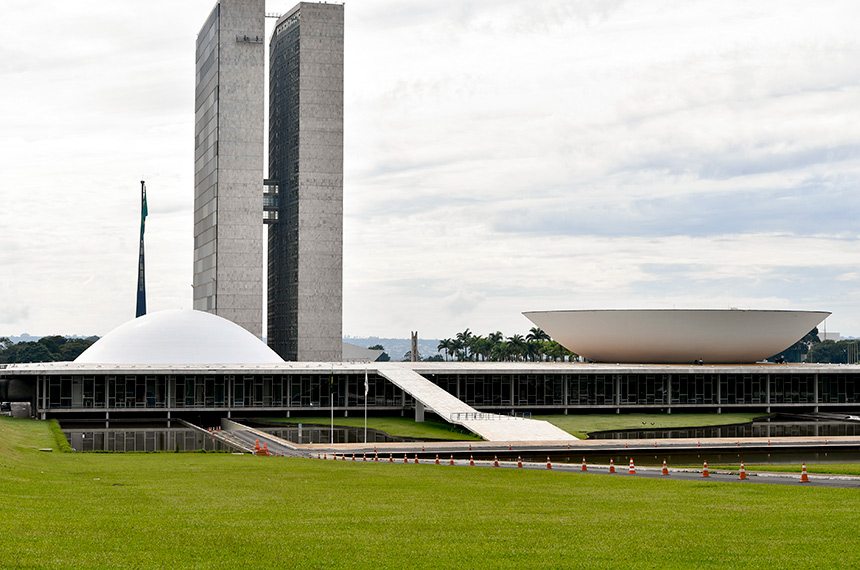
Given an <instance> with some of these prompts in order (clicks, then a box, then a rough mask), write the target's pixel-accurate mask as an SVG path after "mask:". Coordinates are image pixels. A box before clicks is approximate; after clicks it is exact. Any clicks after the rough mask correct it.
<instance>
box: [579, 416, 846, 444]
mask: <svg viewBox="0 0 860 570" xmlns="http://www.w3.org/2000/svg"><path fill="white" fill-rule="evenodd" d="M781 419H783V421H779V419H778V420H776V421H774V420H771V421H767V420H758V421H752V422H749V423H746V424H736V425H728V426H712V427H697V428H672V429H641V430H640V429H632V430H614V431H595V432H591V433H589V434H588V437H589V438H590V439H664V438H694V439H704V438H709V437H728V438H743V437H806V436H821V437H835V436H839V435H854V436H856V435H860V423H858V422H833V421H817V422H816V421H786V420H785V419H784V418H781Z"/></svg>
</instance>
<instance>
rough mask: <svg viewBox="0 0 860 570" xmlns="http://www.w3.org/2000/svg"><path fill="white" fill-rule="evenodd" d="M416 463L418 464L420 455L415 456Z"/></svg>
mask: <svg viewBox="0 0 860 570" xmlns="http://www.w3.org/2000/svg"><path fill="white" fill-rule="evenodd" d="M415 463H418V454H417V453H416V454H415Z"/></svg>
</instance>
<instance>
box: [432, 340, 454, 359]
mask: <svg viewBox="0 0 860 570" xmlns="http://www.w3.org/2000/svg"><path fill="white" fill-rule="evenodd" d="M452 344H453V343H452V341H451V339H450V338H443V339H442V340H440V341H439V344H438V345H436V350H438V351H439V352H444V353H445V354H446V355H447V358H446V359H445V360H449V359H450V358H451V354H452V353H453V351H454V349H453V348H452Z"/></svg>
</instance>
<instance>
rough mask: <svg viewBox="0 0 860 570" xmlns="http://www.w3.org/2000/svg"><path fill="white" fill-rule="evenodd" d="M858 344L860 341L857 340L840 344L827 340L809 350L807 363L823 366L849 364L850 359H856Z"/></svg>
mask: <svg viewBox="0 0 860 570" xmlns="http://www.w3.org/2000/svg"><path fill="white" fill-rule="evenodd" d="M858 344H860V341H857V340H840V341H839V342H835V341H832V340H825V341H823V342H819V343H818V344H815V345H813V346H812V347H811V348H810V349H809V353H808V354H807V355H806V361H807V362H820V363H823V364H827V363H830V364H847V363H848V362H849V359H850V360H853V359H854V358H853V357H854V355H855V354H856V351H857V348H858Z"/></svg>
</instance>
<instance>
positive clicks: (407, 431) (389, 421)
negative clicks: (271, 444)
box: [260, 416, 481, 441]
mask: <svg viewBox="0 0 860 570" xmlns="http://www.w3.org/2000/svg"><path fill="white" fill-rule="evenodd" d="M260 419H264V420H266V421H270V422H284V423H291V424H299V423H301V424H321V425H324V426H327V425H329V423H330V422H331V417H324V416H318V417H310V418H302V417H294V418H260ZM334 423H335V425H339V426H349V427H362V428H363V427H364V417H363V416H362V417H351V418H344V417H335V418H334ZM367 427H368V428H371V429H378V430H380V431H384V432H385V433H388V434H391V435H399V436H402V437H417V438H428V439H455V440H472V441H474V440H480V439H481V438H480V437H478V436H477V435H475V434H473V433H470V432H467V431H465V430H463V429H459V428H457V427H455V426H452V425H451V424H449V423H446V422H440V421H433V420H425V421H424V422H421V423H418V422H416V421H415V420H414V419H412V418H404V417H395V416H392V417H374V416H370V417H368V418H367Z"/></svg>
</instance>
